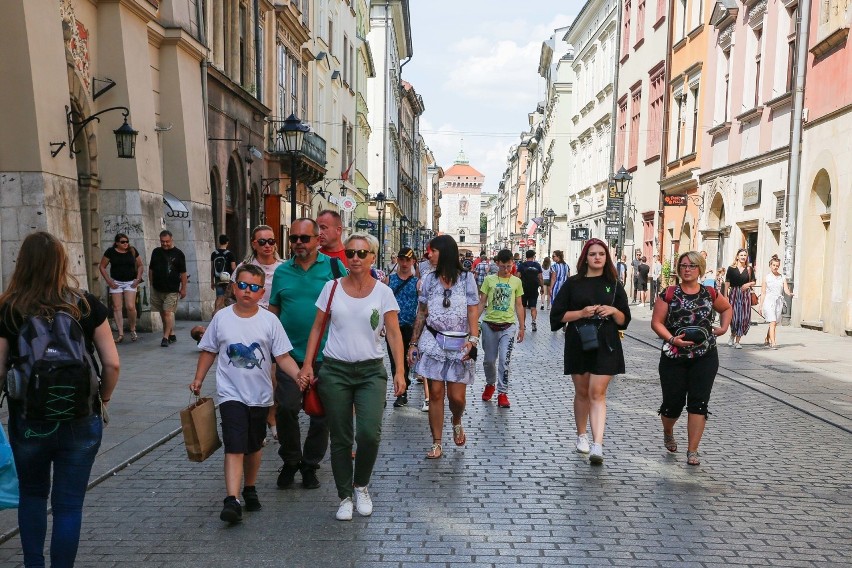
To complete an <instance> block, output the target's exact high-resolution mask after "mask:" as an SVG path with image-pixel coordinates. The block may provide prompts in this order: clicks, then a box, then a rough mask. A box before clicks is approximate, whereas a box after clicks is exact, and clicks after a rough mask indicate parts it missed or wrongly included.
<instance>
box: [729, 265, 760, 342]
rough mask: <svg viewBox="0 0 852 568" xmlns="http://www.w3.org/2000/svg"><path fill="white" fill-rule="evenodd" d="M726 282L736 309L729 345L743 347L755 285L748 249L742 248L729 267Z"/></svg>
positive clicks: (749, 324) (732, 304) (733, 306)
mask: <svg viewBox="0 0 852 568" xmlns="http://www.w3.org/2000/svg"><path fill="white" fill-rule="evenodd" d="M725 283H726V284H727V285H728V286H727V287H728V301H729V302H730V303H731V307H732V308H733V309H734V316H733V319H732V320H731V339H730V340H729V341H728V345H731V346H733V347H734V348H736V349H742V345H740V339H742V337H743V336H744V335H746V334H747V333H748V328H749V326H751V292H752V287H753V286H754V285H755V277H754V270H752V269H751V268H750V267H749V265H748V251H747V250H746V249H740V250H738V251H737V257H736V259H735V260H734V264H732V265H731V266H729V267H728V272H727V273H726V274H725Z"/></svg>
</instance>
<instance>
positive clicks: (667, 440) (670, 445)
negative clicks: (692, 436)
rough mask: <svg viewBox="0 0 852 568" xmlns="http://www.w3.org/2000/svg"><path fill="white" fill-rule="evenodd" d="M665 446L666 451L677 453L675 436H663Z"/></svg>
mask: <svg viewBox="0 0 852 568" xmlns="http://www.w3.org/2000/svg"><path fill="white" fill-rule="evenodd" d="M663 445H664V446H665V447H666V449H667V450H668V451H670V452H672V453H674V452H676V451H677V440H675V437H674V434H672V435H668V434H663Z"/></svg>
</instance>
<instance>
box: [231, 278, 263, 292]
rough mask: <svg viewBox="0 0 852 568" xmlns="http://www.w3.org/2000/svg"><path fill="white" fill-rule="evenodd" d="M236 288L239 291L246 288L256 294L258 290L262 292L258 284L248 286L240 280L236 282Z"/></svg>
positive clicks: (261, 287)
mask: <svg viewBox="0 0 852 568" xmlns="http://www.w3.org/2000/svg"><path fill="white" fill-rule="evenodd" d="M237 288H239V289H240V290H245V289H246V288H248V289H249V290H251V291H252V292H257V291H259V290H262V289H263V286H261V285H260V284H249V283H248V282H243V281H242V280H240V281H239V282H237Z"/></svg>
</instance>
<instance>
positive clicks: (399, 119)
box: [391, 56, 414, 253]
mask: <svg viewBox="0 0 852 568" xmlns="http://www.w3.org/2000/svg"><path fill="white" fill-rule="evenodd" d="M409 61H411V56H409V57H407V58H406V60H405V61H400V62H399V79H398V80H397V84H396V92H397V93H398V94H399V104H398V105H396V128H397V131H398V132H399V135H398V136H397V138H398V139H399V152H397V157H396V180H397V181H396V184H397V185H396V194H397V195H396V203H397V206H398V207H399V210H400V212H401V213H402V214H403V215H406V216H408V217H409V218H411V216H412V215H413V213H412V211H410V210H408V211H403V210H402V207H401V203H400V202H401V197H402V185H401V184H400V181H401V180H402V99H403V94H402V68H403V67H405V66H406V65H408V62H409ZM412 126H413V125H412ZM410 134H411V145H412V147H413V146H414V129H413V128H412V132H411V133H410ZM411 154H412V156H413V155H414V152H413V150H412V152H411ZM409 169H410V170H411V173H414V169H413V168H412V167H411V164H409ZM406 201H407V200H406ZM406 205H408V204H406ZM399 232H400V237H399V239H400V246H402V227H400V231H399ZM391 253H393V251H391Z"/></svg>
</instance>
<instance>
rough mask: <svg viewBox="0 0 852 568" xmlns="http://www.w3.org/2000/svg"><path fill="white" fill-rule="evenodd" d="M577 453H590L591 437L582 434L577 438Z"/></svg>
mask: <svg viewBox="0 0 852 568" xmlns="http://www.w3.org/2000/svg"><path fill="white" fill-rule="evenodd" d="M577 451H578V452H580V453H581V454H588V453H589V435H588V434H580V435H579V436H577Z"/></svg>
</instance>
